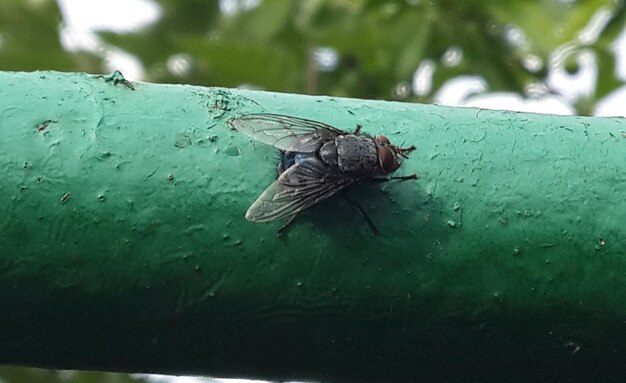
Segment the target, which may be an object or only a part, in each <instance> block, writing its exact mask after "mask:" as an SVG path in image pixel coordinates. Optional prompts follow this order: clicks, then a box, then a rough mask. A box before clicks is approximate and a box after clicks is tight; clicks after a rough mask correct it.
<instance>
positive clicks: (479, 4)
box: [0, 0, 626, 114]
mask: <svg viewBox="0 0 626 383" xmlns="http://www.w3.org/2000/svg"><path fill="white" fill-rule="evenodd" d="M255 3H258V4H255ZM158 4H159V5H160V7H161V10H162V17H161V18H160V19H159V20H158V21H157V22H156V23H154V24H152V25H150V26H148V27H146V28H143V29H141V30H139V31H134V32H131V33H126V34H117V33H113V32H101V33H100V36H101V37H102V38H103V39H104V41H106V42H107V43H108V44H110V45H112V46H115V47H118V48H122V49H123V50H125V51H127V52H129V53H132V54H134V55H135V56H136V57H138V58H139V59H140V60H141V62H142V63H143V65H144V67H145V70H146V78H145V80H147V81H154V82H170V83H191V84H199V85H209V86H225V87H237V86H242V85H244V86H249V87H253V88H259V89H265V90H272V91H283V92H297V93H310V94H326V95H335V96H350V97H360V98H372V99H399V100H406V101H419V102H430V101H432V98H433V96H434V94H435V92H436V91H437V90H438V89H439V88H440V87H441V86H442V84H444V82H446V81H447V80H449V79H452V78H454V77H457V76H459V75H464V74H469V75H478V76H481V77H482V78H484V79H485V80H486V82H487V84H488V90H489V91H512V92H517V93H520V94H526V93H527V90H528V88H529V86H530V85H532V84H546V76H547V74H548V66H549V65H550V62H551V61H550V57H551V55H553V54H554V52H555V51H559V50H560V51H562V52H567V54H564V55H562V56H563V57H562V60H561V61H562V64H563V65H564V66H565V67H566V68H567V69H568V70H569V71H570V72H576V71H577V70H578V67H577V65H578V64H577V61H576V55H577V54H578V53H579V52H581V51H582V50H590V51H592V52H593V53H595V57H596V59H597V62H598V79H597V83H596V87H595V91H594V92H593V94H591V95H587V96H585V97H584V98H581V99H579V100H577V101H576V102H575V106H576V107H577V108H578V111H579V112H580V113H581V114H587V113H590V112H591V111H593V108H594V106H595V104H596V103H597V101H598V100H600V99H601V98H602V97H604V96H606V95H607V94H608V93H610V92H611V91H613V90H615V89H616V88H617V87H618V86H620V85H622V83H621V82H620V81H619V80H618V79H617V78H616V73H615V63H616V61H615V55H614V53H613V51H612V49H611V44H612V42H613V41H614V40H615V38H616V36H617V35H618V34H619V33H620V32H621V31H622V30H623V29H624V25H625V23H624V22H625V20H626V7H625V6H624V0H578V1H575V0H471V1H464V2H457V1H450V0H405V1H383V0H302V1H290V0H259V1H256V2H255V1H251V0H230V1H227V0H221V1H217V0H211V1H209V0H186V1H175V0H158ZM226 5H229V6H230V8H229V9H230V10H231V11H230V12H224V11H223V10H224V7H225V6H226ZM220 6H221V7H222V8H220ZM238 8H239V9H238ZM119 11H120V12H124V10H123V9H120V10H119ZM600 13H603V14H604V15H605V16H607V15H608V16H607V17H606V18H605V19H604V21H605V23H598V25H599V26H598V27H597V28H596V32H595V33H597V38H589V35H593V33H592V34H589V33H587V34H585V33H582V32H583V31H585V28H586V27H587V26H588V25H589V24H590V22H591V20H593V18H594V17H596V19H598V18H597V16H598V15H599V14H600ZM59 21H60V15H59V11H58V9H57V7H56V4H55V2H54V0H16V1H10V2H9V1H5V2H1V3H0V69H1V70H34V69H56V70H77V71H89V72H94V71H95V72H99V71H101V70H102V69H101V68H102V66H101V65H100V63H99V61H100V60H101V59H102V58H96V57H94V56H93V55H92V54H88V53H68V52H65V51H64V50H63V49H62V48H61V46H60V44H59ZM320 47H325V48H330V49H332V50H333V52H336V54H337V56H336V57H337V63H336V65H331V67H330V68H324V67H323V66H320V64H319V62H318V60H316V59H315V57H316V56H315V54H314V53H315V52H316V50H317V49H318V48H320ZM564 48H567V49H564ZM424 63H429V68H430V70H432V73H433V75H432V78H431V80H432V81H431V86H426V87H425V88H423V89H422V90H421V91H419V92H417V94H416V92H415V91H413V90H412V89H413V88H412V86H411V84H412V79H413V75H414V73H415V70H416V68H418V67H419V66H420V64H424ZM529 63H531V64H529ZM176 68H178V69H179V70H177V69H176ZM535 89H536V88H535ZM546 89H547V90H546V91H547V92H550V91H552V90H551V89H549V87H548V88H546Z"/></svg>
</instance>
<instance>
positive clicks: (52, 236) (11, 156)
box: [0, 72, 626, 381]
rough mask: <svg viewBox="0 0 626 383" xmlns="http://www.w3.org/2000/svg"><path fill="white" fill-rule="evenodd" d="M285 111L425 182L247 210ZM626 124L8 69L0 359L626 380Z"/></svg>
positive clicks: (240, 373) (272, 168) (386, 375)
mask: <svg viewBox="0 0 626 383" xmlns="http://www.w3.org/2000/svg"><path fill="white" fill-rule="evenodd" d="M264 112H265V113H279V114H285V115H292V116H298V117H304V118H308V119H313V120H318V121H322V122H325V123H328V124H331V125H333V126H336V127H338V128H340V129H344V130H352V129H354V127H355V125H356V124H357V123H358V124H362V125H363V131H364V132H366V133H370V134H381V133H382V134H385V135H387V136H388V137H389V138H390V139H391V141H392V142H393V143H397V144H406V145H415V146H416V147H417V150H415V151H414V152H413V153H411V155H410V159H409V160H406V161H405V162H404V164H403V165H402V166H401V167H400V169H399V170H398V171H397V172H396V174H398V175H402V174H410V173H416V174H417V175H418V176H419V180H418V181H414V182H392V183H388V184H376V185H362V186H358V187H356V188H353V189H352V190H351V191H350V192H349V197H350V198H351V199H352V200H355V201H358V202H359V203H360V204H361V205H362V206H363V208H364V209H365V211H366V212H367V214H368V215H369V216H370V218H371V219H372V220H373V221H374V222H375V224H376V225H377V227H378V229H379V230H380V235H379V236H374V235H373V234H372V232H371V230H370V228H369V226H368V225H367V223H366V221H365V220H364V219H363V218H362V216H361V215H360V214H359V212H358V211H357V210H356V209H355V208H354V207H353V205H351V204H350V203H348V202H346V201H345V200H343V199H341V198H332V199H330V200H328V201H326V202H324V203H322V204H320V205H319V206H316V207H314V208H312V209H311V210H310V211H308V212H307V213H305V214H302V215H301V216H300V217H299V218H298V219H297V220H296V223H295V225H294V226H293V227H291V228H290V229H289V231H288V232H287V234H286V235H285V236H284V237H283V238H280V239H279V238H276V236H275V232H276V230H277V229H278V228H279V227H280V225H281V223H275V224H254V223H251V222H248V221H246V220H245V219H244V212H245V211H246V209H247V207H248V206H249V205H250V204H251V203H252V202H253V201H254V199H255V198H256V197H257V196H258V195H259V194H260V193H261V192H262V191H263V190H264V189H265V188H266V187H267V186H268V185H269V184H270V183H271V182H272V181H273V179H274V178H275V176H276V164H277V152H276V150H275V149H273V148H271V147H268V146H266V145H263V144H261V143H258V142H254V141H253V140H251V139H249V138H247V137H246V136H244V135H242V134H240V133H238V132H236V131H232V130H229V129H228V127H227V125H226V121H227V120H228V119H229V118H232V117H236V116H239V115H242V114H246V113H264ZM625 160H626V123H625V122H624V120H623V119H617V118H616V119H609V118H604V119H597V118H596V119H594V118H582V117H557V116H549V115H534V114H522V113H513V112H500V111H486V110H478V109H469V108H467V109H458V108H446V107H438V106H429V105H419V104H404V103H391V102H383V101H367V100H355V99H340V98H328V97H308V96H300V95H288V94H275V93H264V92H254V91H243V90H228V89H217V88H202V87H192V86H172V85H156V84H144V83H138V84H127V83H125V82H124V81H123V78H121V77H115V76H108V77H103V76H89V75H85V74H64V73H56V72H36V73H7V72H4V73H0V170H1V171H2V173H1V174H2V177H1V178H0V195H1V196H2V200H1V202H0V307H2V311H3V314H2V315H0V340H1V344H2V347H0V362H4V363H13V364H27V365H37V366H51V367H55V368H81V369H110V370H125V371H149V372H168V373H195V374H210V375H215V376H237V377H257V378H285V379H286V378H298V379H317V380H323V381H342V380H343V381H381V379H384V380H386V381H389V380H396V381H413V380H415V379H417V378H422V379H435V380H439V379H456V378H458V377H464V378H467V377H473V378H477V379H481V380H498V379H501V378H507V379H524V378H541V379H547V378H551V377H552V376H559V377H563V376H566V377H573V378H576V377H581V376H597V375H594V374H596V372H597V371H601V370H603V371H605V373H608V374H613V375H614V376H621V375H620V374H623V373H624V372H625V371H624V369H626V365H624V364H623V363H619V362H620V361H623V359H624V358H625V357H626V355H625V353H626V331H624V324H623V323H624V319H626V250H625V249H626V225H625V224H624V222H626V161H625Z"/></svg>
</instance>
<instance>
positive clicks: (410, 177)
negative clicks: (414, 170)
mask: <svg viewBox="0 0 626 383" xmlns="http://www.w3.org/2000/svg"><path fill="white" fill-rule="evenodd" d="M416 179H417V174H409V175H408V176H389V177H378V178H372V179H371V180H370V181H372V182H389V181H392V180H401V181H407V180H416Z"/></svg>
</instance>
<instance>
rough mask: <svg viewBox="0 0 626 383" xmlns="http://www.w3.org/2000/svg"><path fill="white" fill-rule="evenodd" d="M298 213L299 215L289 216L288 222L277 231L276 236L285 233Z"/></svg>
mask: <svg viewBox="0 0 626 383" xmlns="http://www.w3.org/2000/svg"><path fill="white" fill-rule="evenodd" d="M296 215H298V214H294V215H292V216H291V217H289V219H288V220H287V222H285V224H284V225H283V226H282V227H281V228H280V229H278V231H277V232H276V236H277V237H280V236H282V235H283V233H284V232H285V229H287V227H288V226H289V225H291V224H292V223H293V221H294V220H295V219H296Z"/></svg>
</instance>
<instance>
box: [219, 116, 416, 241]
mask: <svg viewBox="0 0 626 383" xmlns="http://www.w3.org/2000/svg"><path fill="white" fill-rule="evenodd" d="M228 125H229V126H230V127H231V128H232V129H235V130H237V131H239V132H241V133H244V134H245V135H247V136H249V137H252V138H254V139H255V140H258V141H260V142H262V143H264V144H268V145H272V146H274V147H276V148H278V149H279V150H280V151H281V152H282V156H281V160H280V163H279V166H278V172H279V175H278V179H277V180H276V181H274V182H273V183H272V184H271V185H270V186H269V187H268V188H267V189H265V191H264V192H263V193H261V195H260V196H259V197H258V198H257V200H256V201H254V203H253V204H252V205H251V206H250V208H248V211H246V219H247V220H249V221H252V222H271V221H276V220H279V219H283V218H289V220H288V221H287V223H286V224H285V225H284V226H283V227H282V228H281V229H280V230H279V231H278V233H277V234H279V235H280V234H281V232H282V231H283V230H284V229H285V228H286V227H287V226H288V225H289V224H290V223H291V222H292V221H293V219H294V218H295V217H296V215H297V214H298V213H299V212H301V211H303V210H305V209H307V208H309V207H311V206H313V205H315V204H317V203H318V202H321V201H323V200H325V199H327V198H329V197H331V196H333V195H335V194H337V193H338V192H339V191H341V190H344V189H346V188H348V187H349V186H352V185H354V184H358V183H362V182H368V181H369V182H372V181H389V180H392V179H400V180H407V179H417V176H416V175H415V174H411V175H408V176H395V177H394V176H388V174H390V173H393V172H394V171H396V170H397V169H398V168H399V167H400V165H401V164H402V162H401V160H400V157H402V158H408V157H407V154H408V153H410V152H411V151H413V150H415V146H413V145H411V146H409V147H406V148H403V147H399V146H396V145H393V144H391V142H389V139H388V138H387V137H385V136H382V135H379V136H376V137H372V136H369V135H367V134H365V133H361V125H357V127H356V129H355V131H354V132H352V133H349V132H345V131H343V130H340V129H337V128H335V127H332V126H330V125H327V124H324V123H321V122H317V121H312V120H307V119H304V118H298V117H289V116H283V115H278V114H248V115H245V116H242V117H239V118H234V119H232V120H229V121H228ZM357 207H358V208H359V210H360V211H361V212H362V213H363V214H364V216H365V218H366V219H367V221H368V223H369V224H370V226H372V229H373V230H374V232H375V233H376V229H375V227H374V226H373V224H372V222H371V221H370V220H369V218H367V216H366V215H365V212H364V211H363V209H362V208H361V207H360V206H358V205H357Z"/></svg>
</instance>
